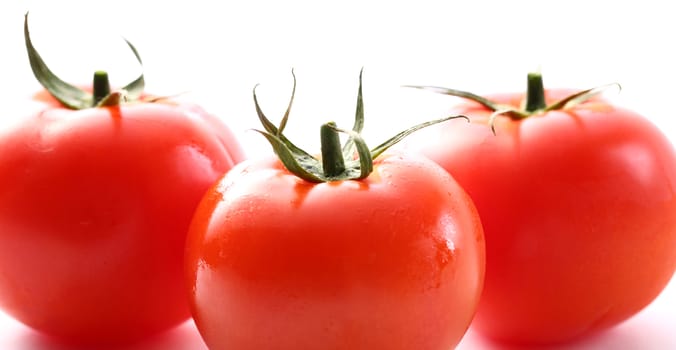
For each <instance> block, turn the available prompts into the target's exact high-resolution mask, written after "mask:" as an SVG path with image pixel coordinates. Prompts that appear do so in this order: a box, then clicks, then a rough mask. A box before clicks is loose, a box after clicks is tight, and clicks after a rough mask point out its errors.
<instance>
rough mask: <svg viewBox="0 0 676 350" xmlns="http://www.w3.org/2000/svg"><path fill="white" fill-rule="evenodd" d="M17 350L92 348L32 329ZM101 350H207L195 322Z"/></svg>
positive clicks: (23, 337)
mask: <svg viewBox="0 0 676 350" xmlns="http://www.w3.org/2000/svg"><path fill="white" fill-rule="evenodd" d="M17 344H18V346H19V347H18V348H16V350H90V349H92V346H80V347H78V346H76V347H74V346H73V345H69V344H64V343H62V342H59V341H57V340H55V339H54V338H51V337H48V336H45V335H43V334H40V333H38V332H36V331H33V330H31V329H25V331H24V333H23V334H22V335H21V336H20V337H19V339H18V341H17ZM96 349H101V350H185V349H190V350H207V347H206V345H204V342H203V341H202V338H201V337H200V334H199V332H198V331H197V328H195V324H194V322H193V321H192V320H191V321H186V322H185V323H183V324H181V325H179V326H177V327H175V328H173V329H170V330H168V331H166V332H163V333H160V334H158V335H155V336H152V337H150V338H148V339H145V340H143V341H141V342H138V343H135V344H133V345H125V346H110V347H101V346H96Z"/></svg>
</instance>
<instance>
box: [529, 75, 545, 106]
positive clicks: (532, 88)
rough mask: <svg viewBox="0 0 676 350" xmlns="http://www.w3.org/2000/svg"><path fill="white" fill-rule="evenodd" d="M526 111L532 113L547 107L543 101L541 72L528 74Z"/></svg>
mask: <svg viewBox="0 0 676 350" xmlns="http://www.w3.org/2000/svg"><path fill="white" fill-rule="evenodd" d="M525 108H526V112H528V113H533V112H536V111H540V110H543V109H545V108H547V102H546V101H545V87H544V84H543V83H542V74H540V73H529V74H528V90H527V92H526V107H525Z"/></svg>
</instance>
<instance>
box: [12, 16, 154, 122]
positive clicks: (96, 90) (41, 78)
mask: <svg viewBox="0 0 676 350" xmlns="http://www.w3.org/2000/svg"><path fill="white" fill-rule="evenodd" d="M23 32H24V39H25V41H26V50H27V51H28V59H29V61H30V65H31V69H32V70H33V75H35V78H36V79H37V80H38V82H40V84H41V85H42V86H43V87H44V88H45V89H46V90H47V91H48V92H49V93H50V94H51V95H52V96H54V98H56V99H57V100H58V101H59V102H61V103H62V104H63V105H64V106H65V107H67V108H70V109H85V108H93V107H105V106H116V105H119V104H121V103H122V102H124V101H129V100H137V99H139V98H140V96H141V93H142V92H143V88H144V87H145V81H144V78H143V74H141V75H140V76H139V77H138V78H136V79H135V80H134V81H132V82H131V83H129V84H127V85H126V86H125V87H123V88H122V89H120V90H115V91H111V88H110V82H109V81H108V74H107V73H106V72H103V71H97V72H95V73H94V81H93V86H92V93H89V92H87V91H84V90H82V89H80V88H78V87H76V86H73V85H71V84H68V83H66V82H64V81H63V80H61V79H60V78H59V77H57V76H56V75H55V74H54V73H53V72H52V71H51V70H50V69H49V68H48V67H47V65H46V64H45V62H44V61H43V60H42V57H40V54H38V52H37V50H35V47H33V43H32V42H31V38H30V32H29V31H28V13H26V15H25V16H24V27H23ZM125 42H126V43H127V45H128V46H129V48H130V49H131V51H132V52H133V53H134V56H135V57H136V60H137V61H138V63H139V64H141V65H143V62H142V61H141V57H140V56H139V54H138V52H137V51H136V48H135V47H134V45H132V44H131V43H130V42H129V41H127V40H126V39H125Z"/></svg>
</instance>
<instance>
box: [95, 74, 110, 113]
mask: <svg viewBox="0 0 676 350" xmlns="http://www.w3.org/2000/svg"><path fill="white" fill-rule="evenodd" d="M92 88H93V89H92V95H93V101H92V102H93V104H92V107H95V106H97V105H98V104H99V102H101V101H102V100H103V99H104V98H106V97H107V96H108V95H110V81H109V80H108V73H106V72H104V71H96V72H95V73H94V83H93V84H92Z"/></svg>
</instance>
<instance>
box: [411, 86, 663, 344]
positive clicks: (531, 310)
mask: <svg viewBox="0 0 676 350" xmlns="http://www.w3.org/2000/svg"><path fill="white" fill-rule="evenodd" d="M570 93H571V92H570V91H563V90H553V91H548V92H547V95H546V96H547V101H548V103H552V102H553V101H556V100H559V99H561V98H563V97H565V96H567V95H569V94H570ZM523 98H524V96H523V95H519V94H511V95H509V94H506V95H499V96H494V97H493V98H492V99H493V100H497V101H499V102H501V103H505V104H510V105H512V106H514V107H516V108H518V107H519V104H520V103H521V101H522V99H523ZM456 112H457V113H461V114H465V115H467V116H469V117H470V118H471V120H472V121H471V123H470V125H469V126H468V125H456V124H453V123H448V124H444V125H443V126H440V127H437V126H435V127H431V128H429V129H428V130H423V131H421V132H420V133H419V134H418V135H413V136H412V137H411V138H409V139H408V140H407V141H405V142H407V148H409V150H412V149H416V150H418V151H421V152H422V153H423V154H424V155H426V156H428V157H429V158H431V159H433V160H434V161H435V162H437V163H439V164H441V165H442V166H443V167H444V168H445V169H447V170H448V171H449V172H450V173H451V174H452V175H453V176H454V178H455V179H456V180H457V181H458V183H459V184H460V185H461V186H463V188H464V189H465V190H466V191H467V192H468V193H469V195H470V196H471V197H472V199H473V200H474V203H475V204H476V207H477V209H478V211H479V214H480V216H481V220H482V223H483V225H484V230H485V235H486V259H487V262H486V281H485V288H484V291H483V295H482V297H481V302H480V305H479V309H478V312H477V317H476V319H475V322H474V328H475V329H476V330H477V331H478V332H481V333H483V334H485V335H487V336H489V337H491V338H495V339H499V340H503V341H509V342H517V343H540V344H542V343H551V342H560V341H565V340H568V339H571V338H575V337H579V336H583V335H587V334H591V333H594V332H596V331H599V330H602V329H605V328H608V327H611V326H613V325H616V324H618V323H619V322H622V321H623V320H626V319H627V318H629V317H631V316H632V315H634V314H636V313H637V312H638V311H640V310H641V309H642V308H644V307H645V306H647V305H648V304H649V303H650V302H651V301H652V300H653V299H654V298H655V297H656V296H657V295H658V294H659V293H660V292H661V290H662V289H663V288H664V287H665V285H666V284H667V282H668V281H669V280H670V278H671V277H672V275H673V274H674V270H675V269H676V196H675V191H676V160H675V159H676V156H675V154H674V148H673V146H672V145H671V144H670V142H669V141H668V139H667V138H666V137H665V136H664V135H663V134H662V133H661V132H660V131H659V130H658V129H657V128H656V127H655V126H654V125H653V124H651V123H650V122H649V121H648V120H646V119H645V118H644V117H642V116H640V115H638V114H636V113H634V112H632V111H629V110H626V109H623V108H619V107H616V106H613V105H611V104H609V103H608V102H606V101H603V100H600V99H595V100H592V101H587V102H585V103H583V104H581V105H578V106H576V107H572V108H570V109H567V110H564V111H551V112H547V113H544V114H543V113H540V114H536V115H533V116H531V117H529V118H526V119H522V120H513V119H510V118H508V117H505V116H500V117H497V119H496V120H495V132H496V134H495V135H493V134H492V133H491V130H490V128H489V126H488V119H489V118H488V117H489V115H490V114H491V112H490V111H488V110H486V109H485V108H483V107H481V106H479V105H478V104H475V103H468V104H463V105H460V106H458V107H457V108H455V109H454V110H453V113H456Z"/></svg>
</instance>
